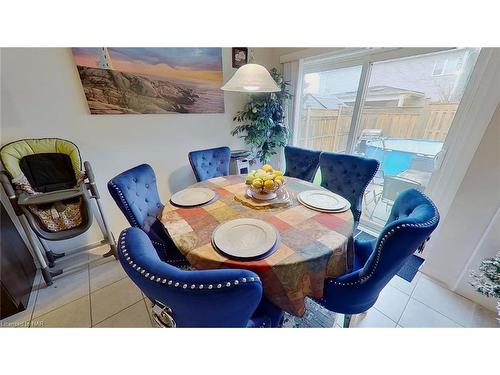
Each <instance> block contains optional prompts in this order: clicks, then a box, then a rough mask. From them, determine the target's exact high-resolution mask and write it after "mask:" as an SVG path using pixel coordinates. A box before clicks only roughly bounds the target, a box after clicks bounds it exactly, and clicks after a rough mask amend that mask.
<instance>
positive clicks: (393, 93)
mask: <svg viewBox="0 0 500 375" xmlns="http://www.w3.org/2000/svg"><path fill="white" fill-rule="evenodd" d="M357 93H358V92H357V91H350V92H343V93H337V94H335V96H336V97H337V98H339V99H340V100H342V101H353V100H356V95H357ZM401 95H405V96H415V97H418V98H423V97H425V94H424V93H423V92H420V91H414V90H407V89H402V88H399V87H392V86H372V87H369V88H368V92H367V93H366V99H367V100H370V99H374V98H378V99H379V98H380V97H384V96H385V97H387V99H391V98H394V97H399V96H401Z"/></svg>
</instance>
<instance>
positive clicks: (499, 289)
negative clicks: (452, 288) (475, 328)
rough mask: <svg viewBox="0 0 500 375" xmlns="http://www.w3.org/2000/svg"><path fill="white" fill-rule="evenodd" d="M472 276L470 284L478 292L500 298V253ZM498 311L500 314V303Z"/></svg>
mask: <svg viewBox="0 0 500 375" xmlns="http://www.w3.org/2000/svg"><path fill="white" fill-rule="evenodd" d="M470 276H471V278H472V281H471V282H470V284H471V285H472V286H473V287H474V288H475V289H476V291H477V292H479V293H481V294H483V295H485V296H486V297H493V298H497V299H498V298H500V253H499V254H497V255H496V256H495V257H494V258H486V259H484V260H483V261H482V262H481V264H480V266H479V272H475V271H473V272H471V274H470ZM497 310H498V312H499V314H500V302H499V301H497ZM497 320H500V319H497Z"/></svg>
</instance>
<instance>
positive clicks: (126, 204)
mask: <svg viewBox="0 0 500 375" xmlns="http://www.w3.org/2000/svg"><path fill="white" fill-rule="evenodd" d="M111 186H113V188H114V189H115V190H116V192H117V193H118V196H119V197H120V200H121V202H122V203H123V205H124V206H125V209H126V210H127V212H128V213H129V215H130V217H131V218H132V221H133V225H134V226H135V227H138V228H140V227H141V226H140V225H139V224H138V223H137V220H136V219H135V215H134V214H133V213H132V210H131V209H130V206H129V205H128V202H127V200H126V199H125V198H124V197H123V192H122V191H121V189H120V188H119V187H118V186H116V185H115V183H114V182H111ZM151 243H152V244H153V245H156V246H160V247H161V248H163V249H165V250H168V247H167V246H165V244H162V243H160V242H158V241H154V240H151ZM183 262H184V260H183V259H173V260H169V261H168V263H169V264H173V263H183Z"/></svg>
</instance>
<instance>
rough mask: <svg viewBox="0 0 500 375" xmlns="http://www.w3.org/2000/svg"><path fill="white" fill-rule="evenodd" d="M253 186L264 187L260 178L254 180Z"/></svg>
mask: <svg viewBox="0 0 500 375" xmlns="http://www.w3.org/2000/svg"><path fill="white" fill-rule="evenodd" d="M252 186H253V187H254V188H256V189H259V188H261V187H262V180H261V179H260V178H256V179H255V180H253V182H252Z"/></svg>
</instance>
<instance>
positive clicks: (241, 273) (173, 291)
mask: <svg viewBox="0 0 500 375" xmlns="http://www.w3.org/2000/svg"><path fill="white" fill-rule="evenodd" d="M118 243H119V250H118V257H119V260H120V263H121V265H122V266H123V268H124V269H125V272H126V273H127V275H128V276H129V277H130V278H131V279H132V281H133V282H134V283H135V284H136V285H137V286H138V287H139V289H141V290H142V291H143V293H144V294H145V295H146V296H147V297H148V298H149V299H150V300H151V301H152V302H154V303H155V304H156V305H157V306H159V307H160V308H162V309H163V313H165V314H166V315H167V317H168V318H172V319H173V321H175V325H176V326H177V327H247V326H265V325H266V323H267V324H268V322H269V321H268V320H267V322H266V319H255V318H254V319H251V316H252V314H253V313H254V311H255V309H256V308H257V306H258V304H259V302H260V300H261V297H262V283H261V281H260V279H259V277H258V276H257V275H256V274H255V273H253V272H251V271H247V270H239V269H238V270H237V269H218V270H208V271H183V270H181V269H178V268H176V267H174V266H171V265H169V264H167V263H164V262H162V261H161V260H160V259H159V258H158V256H157V254H156V251H155V250H154V248H153V246H152V245H151V242H150V241H149V239H148V237H147V236H146V235H145V234H144V232H143V231H141V230H139V229H137V228H128V229H125V230H124V231H123V232H122V233H121V235H120V239H119V241H118ZM155 310H156V307H154V308H153V311H155Z"/></svg>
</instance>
